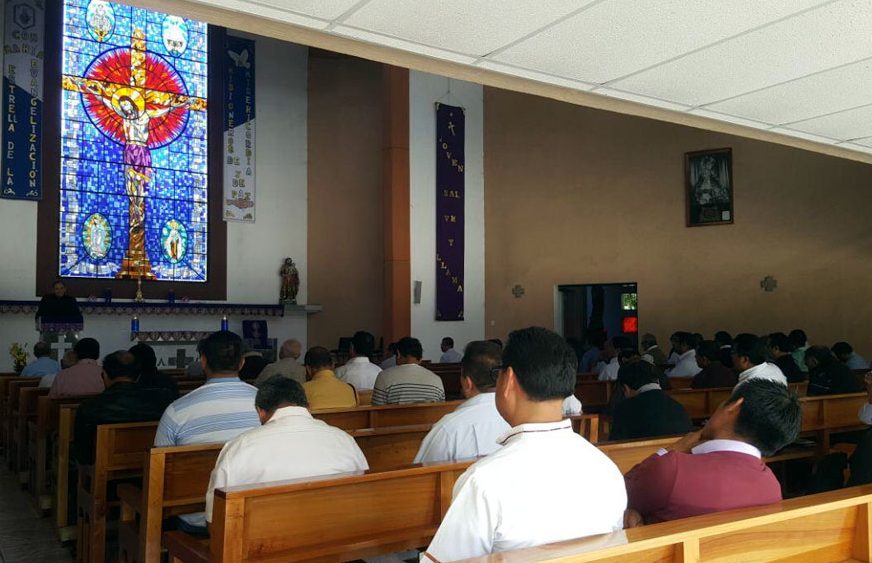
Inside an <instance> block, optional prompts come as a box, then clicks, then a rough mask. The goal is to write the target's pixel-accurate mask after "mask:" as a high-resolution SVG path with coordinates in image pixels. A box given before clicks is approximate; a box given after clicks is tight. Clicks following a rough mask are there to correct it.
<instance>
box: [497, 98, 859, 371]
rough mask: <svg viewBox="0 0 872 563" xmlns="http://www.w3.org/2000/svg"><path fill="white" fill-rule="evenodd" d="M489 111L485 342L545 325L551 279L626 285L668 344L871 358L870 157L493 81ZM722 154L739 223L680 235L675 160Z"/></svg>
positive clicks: (644, 326) (643, 324)
mask: <svg viewBox="0 0 872 563" xmlns="http://www.w3.org/2000/svg"><path fill="white" fill-rule="evenodd" d="M484 108H485V150H484V154H485V174H484V176H485V224H486V272H487V274H486V292H485V295H486V298H485V299H486V323H485V325H486V331H487V333H488V337H492V336H498V337H504V336H505V335H506V334H507V333H508V331H510V330H512V329H513V328H517V327H521V326H526V325H530V324H539V325H544V326H547V327H551V326H553V324H554V311H553V309H554V305H553V303H554V290H555V286H556V285H558V284H571V283H586V282H628V281H635V282H638V284H639V308H640V328H641V330H642V331H643V332H644V331H652V332H654V333H655V334H657V335H658V336H659V337H660V339H661V342H663V341H664V340H666V339H667V338H668V335H669V334H670V333H671V332H672V331H674V330H680V329H688V330H698V331H700V332H702V333H703V334H705V335H707V336H709V337H710V336H711V335H712V334H713V332H714V331H715V330H717V329H726V330H729V331H731V332H734V333H735V332H737V331H743V330H748V331H754V332H758V333H763V332H770V331H774V330H783V331H789V330H791V329H793V328H796V327H803V328H805V329H806V332H807V333H808V334H809V337H810V339H811V340H812V341H813V342H820V343H825V344H832V343H833V342H834V341H835V340H838V339H843V338H844V339H846V340H848V341H849V342H851V343H853V344H854V347H855V348H856V349H857V350H858V351H860V352H861V353H863V354H864V355H866V357H867V358H870V356H872V327H870V323H869V322H867V320H868V319H870V318H872V284H870V280H869V278H870V274H872V220H870V217H872V197H870V195H872V193H870V189H872V166H869V165H865V164H860V163H857V162H850V161H846V160H840V159H837V158H833V157H827V156H822V155H819V154H814V153H810V152H805V151H802V150H799V149H792V148H787V147H783V146H778V145H771V144H767V143H763V142H759V141H752V140H747V139H743V138H739V137H733V136H729V135H725V134H719V133H712V132H707V131H703V130H698V129H692V128H689V127H682V126H677V125H672V124H667V123H662V122H657V121H653V120H646V119H641V118H636V117H629V116H624V115H618V114H614V113H609V112H605V111H600V110H592V109H588V108H582V107H578V106H573V105H569V104H565V103H559V102H555V101H551V100H546V99H542V98H536V97H532V96H529V95H525V94H516V93H510V92H507V91H503V90H497V89H493V88H486V89H485V103H484ZM720 147H732V149H733V176H734V190H735V224H733V225H727V226H711V227H700V228H690V229H689V228H686V227H685V211H684V183H683V168H684V162H683V157H684V153H685V152H687V151H694V150H702V149H712V148H720ZM767 275H772V276H774V277H775V278H776V279H777V280H778V288H777V289H776V290H775V292H773V293H766V292H764V291H763V290H762V289H761V288H760V285H759V282H760V280H761V279H762V278H763V277H764V276H767ZM515 284H521V285H522V286H524V288H525V290H526V294H525V295H524V296H523V297H522V298H520V299H516V298H515V297H514V296H513V295H512V293H511V288H512V287H513V286H514V285H515ZM870 359H872V358H870Z"/></svg>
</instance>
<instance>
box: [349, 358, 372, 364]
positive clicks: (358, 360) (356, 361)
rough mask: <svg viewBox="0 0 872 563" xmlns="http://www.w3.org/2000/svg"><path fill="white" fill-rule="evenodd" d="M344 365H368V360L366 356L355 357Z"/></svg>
mask: <svg viewBox="0 0 872 563" xmlns="http://www.w3.org/2000/svg"><path fill="white" fill-rule="evenodd" d="M345 363H346V365H347V364H368V363H369V358H367V357H366V356H355V357H353V358H351V359H350V360H348V361H347V362H345Z"/></svg>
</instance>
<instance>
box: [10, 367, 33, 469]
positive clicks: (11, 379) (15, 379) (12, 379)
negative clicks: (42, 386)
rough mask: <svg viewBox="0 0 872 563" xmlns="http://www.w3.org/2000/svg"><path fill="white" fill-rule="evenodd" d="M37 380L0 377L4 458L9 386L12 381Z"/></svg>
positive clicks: (16, 376)
mask: <svg viewBox="0 0 872 563" xmlns="http://www.w3.org/2000/svg"><path fill="white" fill-rule="evenodd" d="M33 379H36V380H37V381H38V380H39V378H32V377H21V376H19V375H17V374H3V375H0V448H2V450H3V455H4V457H8V449H9V442H8V441H7V438H8V434H9V429H8V428H9V422H10V421H9V384H10V383H12V382H13V381H27V380H33Z"/></svg>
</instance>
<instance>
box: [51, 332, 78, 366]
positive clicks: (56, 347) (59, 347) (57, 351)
mask: <svg viewBox="0 0 872 563" xmlns="http://www.w3.org/2000/svg"><path fill="white" fill-rule="evenodd" d="M50 347H51V349H52V351H53V355H54V359H55V360H57V361H61V358H63V357H64V354H66V353H67V350H72V349H73V346H72V345H71V344H70V343H68V342H67V339H66V337H63V339H61V337H58V340H57V341H56V342H52V343H51V344H50Z"/></svg>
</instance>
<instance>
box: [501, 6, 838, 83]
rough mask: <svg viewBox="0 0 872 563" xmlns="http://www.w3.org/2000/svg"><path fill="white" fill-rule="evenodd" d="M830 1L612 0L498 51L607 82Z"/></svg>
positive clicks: (517, 60) (531, 64)
mask: <svg viewBox="0 0 872 563" xmlns="http://www.w3.org/2000/svg"><path fill="white" fill-rule="evenodd" d="M823 1H824V0H766V1H764V2H761V1H760V0H730V2H729V9H724V8H725V4H726V2H725V1H724V0H693V1H688V0H611V1H607V2H602V3H599V4H597V5H595V6H592V7H590V8H589V9H587V10H585V11H583V12H581V13H580V14H577V15H575V16H573V17H571V18H568V19H567V20H565V21H563V22H561V23H559V24H557V25H555V26H554V27H551V28H549V29H547V30H545V31H543V32H542V33H539V34H537V35H535V36H533V37H531V38H530V39H527V40H525V41H522V42H521V43H519V44H517V45H515V46H512V47H510V48H509V49H507V50H505V51H503V52H501V53H498V54H497V55H495V56H494V57H493V58H494V60H498V61H503V62H508V63H512V64H515V65H519V66H524V67H527V68H535V69H539V70H542V71H545V72H550V73H552V74H560V75H564V76H567V77H571V78H575V79H578V80H584V81H586V82H595V83H603V82H607V81H609V80H613V79H615V78H618V77H621V76H625V75H627V74H630V73H632V72H636V71H638V70H641V69H644V68H647V67H649V66H651V65H653V64H656V63H659V62H662V61H664V60H668V59H671V58H673V57H676V56H678V55H682V54H684V53H686V52H687V51H690V50H693V49H698V48H700V47H703V46H705V45H710V44H711V43H714V42H716V41H720V40H723V39H725V38H727V37H731V36H733V35H736V34H737V33H741V32H743V31H747V30H749V29H753V28H755V27H757V26H760V25H763V24H766V23H768V22H772V21H774V20H777V19H778V18H782V17H785V16H788V15H790V14H793V13H796V12H798V11H801V10H803V9H806V8H809V7H811V6H815V5H819V4H821V3H823Z"/></svg>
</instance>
